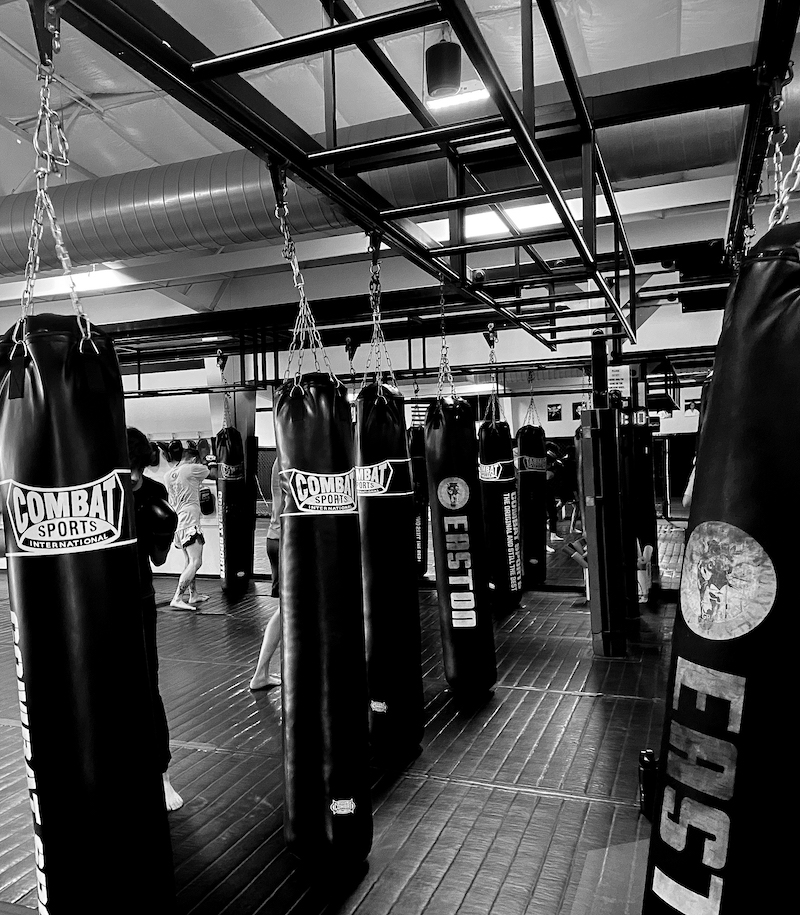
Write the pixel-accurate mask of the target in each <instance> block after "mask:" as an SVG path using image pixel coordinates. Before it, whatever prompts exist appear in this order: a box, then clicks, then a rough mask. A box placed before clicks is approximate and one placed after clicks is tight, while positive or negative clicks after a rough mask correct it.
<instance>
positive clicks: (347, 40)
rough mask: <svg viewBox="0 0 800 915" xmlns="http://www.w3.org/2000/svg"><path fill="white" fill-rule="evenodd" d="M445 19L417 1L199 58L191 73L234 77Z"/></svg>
mask: <svg viewBox="0 0 800 915" xmlns="http://www.w3.org/2000/svg"><path fill="white" fill-rule="evenodd" d="M442 18H443V17H442V14H441V12H440V10H439V5H438V4H437V3H432V2H430V3H418V4H416V5H415V6H408V7H405V8H403V9H399V10H392V11H390V12H387V13H378V14H377V15H375V16H365V17H363V18H361V19H357V20H356V21H354V22H346V23H343V24H342V25H335V26H331V27H330V28H324V29H318V30H317V31H315V32H306V33H305V34H303V35H293V36H292V37H290V38H282V39H281V40H280V41H272V42H270V43H269V44H264V45H258V46H257V47H253V48H245V49H244V50H241V51H231V52H230V53H229V54H220V55H218V56H216V57H210V58H208V59H207V60H199V61H196V62H195V63H193V64H192V65H191V67H190V73H191V77H193V78H194V80H206V79H218V78H219V77H221V76H231V75H233V74H236V73H244V72H245V71H247V70H255V69H256V68H257V67H268V66H271V65H273V64H280V63H285V62H286V61H290V60H297V59H298V58H302V57H310V56H311V55H313V54H320V53H322V52H324V51H333V50H334V49H335V48H343V47H346V46H347V45H352V44H358V43H359V42H362V41H370V40H373V39H375V38H383V37H384V36H386V35H395V34H397V33H398V32H409V31H412V30H414V29H422V28H425V26H427V25H434V24H435V23H437V22H441V21H442Z"/></svg>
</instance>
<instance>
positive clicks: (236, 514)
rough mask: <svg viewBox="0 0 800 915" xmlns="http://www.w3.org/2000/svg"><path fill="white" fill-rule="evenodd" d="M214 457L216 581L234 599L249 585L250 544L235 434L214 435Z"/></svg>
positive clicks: (241, 464) (232, 429) (248, 515)
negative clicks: (217, 574)
mask: <svg viewBox="0 0 800 915" xmlns="http://www.w3.org/2000/svg"><path fill="white" fill-rule="evenodd" d="M214 453H215V455H216V458H217V518H218V519H219V577H220V578H221V579H222V587H223V590H224V591H225V592H226V593H227V594H228V595H230V596H233V597H238V596H239V595H241V594H242V593H243V592H244V591H245V590H246V589H247V585H248V583H249V581H250V571H249V570H250V563H249V556H248V552H249V550H250V544H251V542H252V541H251V538H250V533H251V513H250V510H249V509H250V506H249V504H248V492H247V481H246V479H245V472H244V447H243V446H242V436H241V435H240V433H239V430H238V429H236V428H235V427H233V426H229V425H225V426H223V428H222V429H220V431H219V432H218V433H217V435H216V439H215V443H214ZM201 510H202V505H201Z"/></svg>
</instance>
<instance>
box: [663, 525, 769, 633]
mask: <svg viewBox="0 0 800 915" xmlns="http://www.w3.org/2000/svg"><path fill="white" fill-rule="evenodd" d="M776 590H777V578H776V576H775V567H774V566H773V564H772V560H771V559H770V558H769V556H767V554H766V552H765V551H764V548H763V547H762V546H761V544H760V543H758V542H757V541H756V540H754V539H753V538H752V537H751V536H750V535H749V534H746V533H745V532H744V531H743V530H740V529H739V528H738V527H734V526H733V525H732V524H727V523H726V522H724V521H704V522H703V523H702V524H699V525H698V526H697V527H696V528H695V529H694V531H692V536H691V537H690V538H689V542H688V543H687V544H686V555H685V557H684V560H683V576H682V577H681V613H683V618H684V619H685V620H686V624H687V625H688V627H689V628H690V629H691V630H692V632H695V633H697V635H700V636H702V637H703V638H705V639H714V640H726V639H736V638H739V636H742V635H745V634H746V633H748V632H750V631H751V630H753V629H755V628H756V626H758V624H759V623H760V622H762V620H764V619H765V618H766V616H767V614H768V613H769V611H770V610H771V609H772V605H773V604H774V602H775V593H776Z"/></svg>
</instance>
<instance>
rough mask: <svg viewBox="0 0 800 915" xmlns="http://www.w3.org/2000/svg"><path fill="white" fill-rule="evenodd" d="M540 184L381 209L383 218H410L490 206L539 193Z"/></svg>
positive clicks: (540, 189) (540, 190)
mask: <svg viewBox="0 0 800 915" xmlns="http://www.w3.org/2000/svg"><path fill="white" fill-rule="evenodd" d="M541 192H542V186H541V185H540V184H530V185H527V186H525V187H519V188H513V189H511V190H508V191H488V192H487V193H485V194H465V195H463V196H462V197H450V198H449V199H448V200H434V201H431V202H430V203H416V204H414V205H413V206H407V207H394V208H393V209H389V210H381V216H382V217H383V218H384V219H412V218H414V217H415V216H429V215H431V214H433V213H446V212H448V211H449V210H455V209H457V208H459V207H480V206H490V205H491V204H493V203H508V202H509V201H512V200H522V199H523V198H525V197H532V196H535V195H538V194H541Z"/></svg>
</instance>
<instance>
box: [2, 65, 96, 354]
mask: <svg viewBox="0 0 800 915" xmlns="http://www.w3.org/2000/svg"><path fill="white" fill-rule="evenodd" d="M36 76H37V79H38V80H39V82H40V83H41V86H40V88H39V114H38V116H37V119H36V129H35V131H34V134H33V148H34V150H35V152H36V162H35V165H34V174H35V175H36V196H35V198H34V204H33V218H32V219H31V229H30V233H29V235H28V257H27V262H26V264H25V282H24V285H23V289H22V295H21V297H20V317H19V320H18V321H17V324H16V327H15V328H14V334H13V338H12V339H13V340H14V343H15V345H16V344H21V345H23V346H25V343H24V332H23V327H24V324H25V320H26V319H27V318H28V317H29V316H30V315H32V314H33V291H34V287H35V285H36V277H37V274H38V272H39V264H40V258H39V246H40V244H41V241H42V236H43V234H44V221H45V216H46V217H47V222H48V225H49V226H50V234H51V235H52V237H53V242H54V246H55V251H56V256H57V257H58V260H59V263H60V264H61V270H62V272H63V274H64V276H66V277H67V280H68V282H69V297H70V300H71V302H72V308H73V311H74V312H75V317H76V320H77V322H78V328H79V330H80V333H81V342H80V345H79V349H80V351H81V352H83V347H84V344H85V343H86V342H87V341H88V342H89V343H91V345H92V347H93V348H94V350H95V352H97V351H98V350H97V345H96V344H95V343H94V341H93V340H92V339H91V323H90V322H89V319H88V317H87V316H86V314H85V312H84V310H83V305H82V304H81V301H80V297H79V296H78V290H77V288H76V286H75V278H74V277H73V275H72V261H71V260H70V256H69V252H68V251H67V247H66V245H65V244H64V236H63V234H62V232H61V226H60V225H59V223H58V218H57V216H56V212H55V209H54V207H53V201H52V199H51V197H50V191H49V186H48V185H49V180H50V175H60V174H61V173H62V169H65V168H67V167H68V166H69V143H68V142H67V137H66V134H65V133H64V128H63V126H62V124H61V116H60V115H59V113H58V111H56V110H54V109H53V108H52V107H51V105H50V90H51V87H52V83H53V78H54V68H53V64H52V63H50V62H49V61H48V63H46V64H39V65H38V67H37V71H36ZM21 334H22V336H20V335H21Z"/></svg>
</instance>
